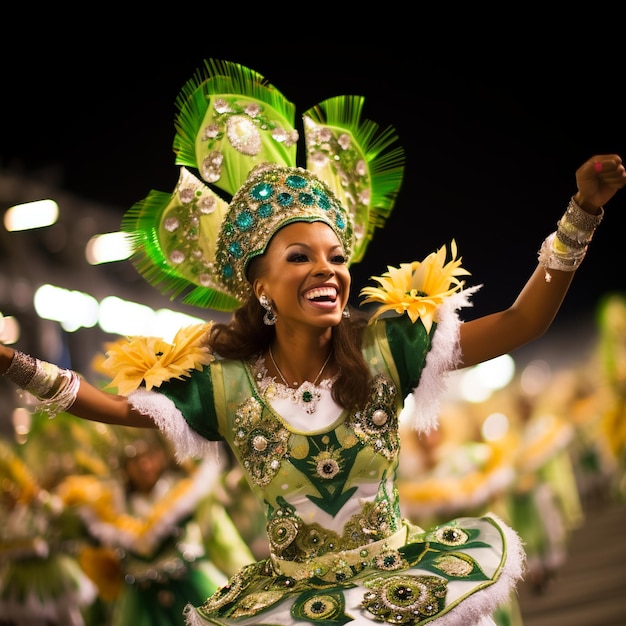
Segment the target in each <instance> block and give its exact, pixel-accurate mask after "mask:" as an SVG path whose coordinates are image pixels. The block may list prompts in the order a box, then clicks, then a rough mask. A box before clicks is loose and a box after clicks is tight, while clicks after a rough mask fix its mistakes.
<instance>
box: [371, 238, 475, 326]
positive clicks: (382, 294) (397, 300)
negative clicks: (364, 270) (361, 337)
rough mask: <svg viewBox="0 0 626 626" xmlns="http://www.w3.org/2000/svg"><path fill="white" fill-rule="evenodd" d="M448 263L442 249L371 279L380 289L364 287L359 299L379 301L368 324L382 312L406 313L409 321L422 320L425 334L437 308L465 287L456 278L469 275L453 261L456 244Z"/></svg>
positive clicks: (459, 260) (453, 245) (459, 263)
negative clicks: (361, 297) (363, 297)
mask: <svg viewBox="0 0 626 626" xmlns="http://www.w3.org/2000/svg"><path fill="white" fill-rule="evenodd" d="M450 253H451V256H452V258H451V260H450V261H449V262H448V263H446V247H445V246H441V248H439V250H437V252H431V253H430V254H429V255H428V256H427V257H426V258H425V259H424V260H423V261H421V262H420V261H413V262H412V263H401V264H400V267H391V266H387V269H388V271H387V272H385V273H384V274H383V275H382V276H372V280H375V281H377V282H378V284H379V285H380V287H364V288H363V289H362V290H361V294H360V295H361V296H367V297H366V298H365V299H364V300H363V302H362V304H367V303H370V302H380V303H381V304H382V306H380V307H379V308H378V309H377V310H376V311H375V312H374V314H373V315H372V318H371V320H370V323H373V322H375V321H376V320H377V319H378V318H379V317H380V316H381V315H382V314H383V313H385V312H386V311H395V312H396V313H398V314H402V313H405V312H406V313H407V314H408V316H409V317H410V318H411V322H413V323H415V322H416V321H417V320H418V319H420V320H421V321H422V324H423V325H424V328H425V329H426V331H427V332H430V329H431V327H432V325H433V322H435V321H436V314H437V309H438V308H439V306H440V305H441V304H442V303H443V301H444V300H445V298H447V297H448V296H451V295H452V294H453V293H455V292H457V291H460V290H461V289H462V288H463V285H464V284H465V283H464V281H461V280H459V279H458V278H457V277H458V276H465V275H469V272H468V271H467V270H465V269H463V268H462V267H461V258H458V259H457V249H456V241H455V240H454V239H453V240H452V243H451V244H450Z"/></svg>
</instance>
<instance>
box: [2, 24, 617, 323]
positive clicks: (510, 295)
mask: <svg viewBox="0 0 626 626" xmlns="http://www.w3.org/2000/svg"><path fill="white" fill-rule="evenodd" d="M112 37H113V39H114V38H115V36H114V35H112ZM207 41H208V42H209V43H206V44H205V45H199V44H198V43H195V44H193V45H189V46H186V47H185V46H181V45H180V42H179V43H178V45H177V46H176V52H172V48H171V47H165V46H163V47H158V46H157V45H156V44H154V45H150V46H148V45H145V46H141V45H139V46H137V45H134V46H130V44H129V52H127V53H126V52H124V46H123V43H124V42H123V41H122V42H121V43H120V42H117V43H116V46H115V48H114V49H111V50H109V51H107V52H106V53H105V52H104V51H103V50H102V49H101V48H99V47H98V46H97V45H96V43H95V42H93V45H92V46H88V45H85V42H81V45H80V46H76V47H75V48H71V49H69V48H68V52H66V53H64V52H61V51H60V49H61V48H59V47H56V48H55V47H53V48H47V47H46V46H43V45H42V46H41V50H40V51H39V53H38V54H37V59H38V60H37V62H36V63H32V62H26V60H23V61H19V60H17V61H16V60H15V59H14V58H13V59H11V58H9V57H6V56H5V57H3V58H2V60H0V70H1V76H2V84H3V97H2V99H1V100H2V102H1V106H2V113H3V114H2V124H3V129H2V141H1V142H0V164H1V166H2V167H3V168H10V169H18V170H19V171H21V172H23V173H27V174H29V175H32V176H33V177H48V178H52V179H53V180H56V181H57V183H58V184H59V186H60V187H62V188H64V189H66V190H69V191H71V192H74V193H76V194H78V195H80V196H83V197H85V198H87V199H91V200H97V201H101V202H103V203H105V204H108V205H111V207H112V210H113V211H119V216H120V218H121V216H122V214H123V212H124V210H126V209H127V208H128V207H129V206H131V205H132V204H133V203H134V202H136V201H138V200H140V199H142V198H143V197H145V195H146V194H147V193H148V191H149V190H150V189H159V190H162V191H169V190H171V189H173V187H174V185H175V183H176V181H177V179H178V168H177V167H176V166H175V165H174V154H173V151H172V148H171V146H172V139H173V136H174V125H173V120H174V116H175V113H176V109H175V107H174V100H175V98H176V96H177V94H178V92H179V90H180V88H181V87H182V85H183V84H184V83H185V82H186V81H187V80H188V79H189V78H191V76H192V75H193V74H194V72H195V70H196V69H197V68H199V67H201V66H202V63H203V59H204V58H208V57H215V58H224V59H227V60H232V61H237V62H240V63H243V64H244V65H248V66H250V67H252V68H254V69H256V70H257V71H259V72H260V73H262V74H264V75H265V77H266V78H267V79H268V80H269V81H270V82H271V83H273V84H274V85H275V86H276V87H277V88H278V89H279V90H280V91H282V93H283V94H284V95H285V96H286V97H287V98H289V99H290V100H291V101H292V102H294V103H295V104H296V105H297V111H298V112H299V113H301V112H302V111H304V110H306V109H307V108H309V107H310V106H312V105H314V104H316V103H317V102H319V101H321V100H323V99H325V98H327V97H330V96H335V95H341V94H359V95H364V96H365V97H366V105H365V110H364V115H365V117H368V118H370V119H373V120H375V121H376V122H378V123H379V124H380V125H381V126H383V127H385V126H387V125H392V126H395V128H396V129H397V131H398V133H399V135H400V138H401V141H402V143H403V145H404V147H405V149H406V153H407V167H406V175H405V182H404V185H403V187H402V190H401V192H400V195H399V197H398V201H397V203H396V206H395V209H394V212H393V214H392V216H391V217H390V219H389V220H388V223H387V227H386V228H385V229H384V230H379V231H378V233H377V235H376V237H375V239H374V241H373V242H372V244H370V247H369V249H368V252H367V255H366V258H365V260H364V261H363V262H362V263H360V264H358V265H355V266H354V267H353V274H354V281H355V288H356V289H355V292H353V295H354V293H356V291H358V289H360V287H362V286H364V285H365V284H366V283H367V277H368V276H370V275H372V274H380V273H381V272H383V271H385V270H386V267H387V265H397V264H399V263H401V262H404V261H410V260H413V259H420V258H422V257H423V256H425V255H426V254H427V253H429V252H431V251H432V250H434V249H435V248H438V247H439V246H441V245H443V244H444V243H448V242H449V241H450V240H451V239H452V238H455V239H456V241H457V244H458V248H459V251H460V254H461V255H462V256H463V264H464V266H465V267H466V268H467V269H468V270H470V271H471V272H472V276H471V277H470V281H471V283H472V284H475V283H481V284H484V287H483V289H481V291H480V292H479V293H478V294H477V295H476V296H475V298H474V307H473V308H472V309H471V310H467V313H466V317H473V316H475V315H479V314H484V313H487V312H490V311H491V310H495V309H497V308H504V307H506V306H508V305H509V304H510V303H511V302H512V300H513V299H514V297H515V296H516V294H517V292H518V291H519V288H520V287H521V285H522V283H523V281H524V280H525V279H526V278H527V277H528V275H529V274H530V272H531V271H532V270H533V268H534V264H535V261H536V252H537V249H538V248H539V245H540V244H541V241H542V240H543V238H544V237H545V236H546V235H547V234H548V233H549V232H551V231H553V230H554V229H555V227H556V221H557V219H558V218H559V217H560V216H561V214H562V212H563V211H564V209H565V206H566V204H567V201H568V199H569V197H570V196H571V195H572V193H574V191H575V179H574V172H575V169H576V167H577V166H578V165H580V164H581V163H582V162H583V161H584V160H586V159H587V158H588V157H590V156H592V155H593V154H595V153H604V152H617V153H620V154H622V155H623V156H626V132H625V129H626V125H625V123H624V114H625V111H624V108H623V106H622V104H621V102H622V100H621V96H620V97H619V98H618V90H620V91H621V88H622V85H623V76H624V74H623V72H622V78H621V79H618V78H617V76H615V73H614V71H613V70H612V69H610V68H607V72H606V76H603V75H602V74H601V73H599V68H598V67H597V66H596V67H595V68H594V74H593V80H590V78H589V74H588V72H587V70H588V68H587V67H586V66H585V65H584V63H592V62H593V56H589V57H588V58H587V60H586V61H582V63H583V66H582V67H581V60H580V59H576V58H574V57H573V56H570V58H568V54H569V53H571V49H569V48H565V47H562V46H556V48H555V49H556V50H557V51H556V52H552V53H550V55H546V54H541V55H539V57H538V58H537V56H536V55H535V56H534V57H533V56H532V55H525V54H520V50H519V49H518V50H516V51H515V53H514V54H513V53H511V54H510V56H507V55H506V54H504V53H503V51H502V50H500V51H497V52H494V50H493V49H490V50H489V49H487V51H485V52H482V53H481V52H477V51H475V50H474V51H472V50H469V49H463V48H462V47H460V49H458V50H457V51H453V50H444V49H442V48H439V49H432V48H426V47H424V51H423V52H420V53H418V52H417V51H416V52H415V53H414V55H413V56H412V61H411V62H407V60H406V59H405V58H404V57H403V56H402V53H400V52H397V53H392V52H387V53H384V54H381V53H380V51H379V50H374V49H372V51H370V52H366V53H364V52H363V51H360V50H358V49H353V48H354V47H350V46H347V47H346V48H345V49H349V50H352V52H349V53H346V52H341V51H340V48H341V46H339V47H337V46H335V47H330V46H326V47H324V48H323V50H322V51H320V50H317V51H316V48H315V46H311V47H310V48H309V49H307V51H306V54H297V53H294V54H288V53H287V47H286V45H283V47H282V50H281V53H280V54H279V53H278V52H277V50H278V48H277V50H276V51H272V50H271V49H268V48H267V47H266V48H263V51H262V52H260V53H256V52H254V53H252V52H250V53H246V54H244V53H243V52H242V48H240V47H239V46H237V45H233V44H230V45H216V44H212V43H210V38H207ZM338 45H339V44H338ZM131 50H132V51H131ZM533 58H534V60H533ZM86 64H88V68H89V69H86V68H87V65H86ZM603 67H604V66H603ZM624 193H626V192H622V195H621V197H618V198H616V199H614V200H613V202H612V204H610V205H609V207H608V209H607V215H606V218H605V222H604V223H603V224H602V225H601V227H600V228H599V230H598V232H597V234H596V238H595V240H594V242H593V244H592V249H591V250H590V253H589V255H588V258H587V259H586V260H585V263H584V264H583V266H582V268H581V269H580V270H579V272H578V275H577V276H576V279H575V282H574V285H573V286H572V288H571V290H570V293H569V294H568V296H567V298H566V301H565V304H564V307H563V310H562V312H561V316H562V317H563V318H564V319H565V318H568V317H571V316H576V315H579V314H581V313H586V312H589V311H592V310H593V308H594V306H595V304H596V302H597V301H598V299H599V298H600V297H601V295H602V294H603V293H605V292H606V291H608V290H612V289H615V288H621V289H624V287H625V281H624V280H623V277H622V276H621V275H619V276H617V277H616V276H615V273H614V272H613V271H612V269H611V263H612V262H615V259H616V255H617V254H618V253H617V252H616V250H620V249H622V248H623V241H624V233H623V227H620V226H619V224H621V223H622V220H623V218H622V217H620V215H619V214H620V212H623V211H624V208H625V206H626V195H623V194H624Z"/></svg>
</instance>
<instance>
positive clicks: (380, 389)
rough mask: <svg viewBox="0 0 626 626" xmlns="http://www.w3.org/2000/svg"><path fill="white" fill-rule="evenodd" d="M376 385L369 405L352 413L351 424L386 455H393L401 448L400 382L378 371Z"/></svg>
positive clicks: (360, 437)
mask: <svg viewBox="0 0 626 626" xmlns="http://www.w3.org/2000/svg"><path fill="white" fill-rule="evenodd" d="M372 387H373V390H372V393H371V396H370V400H369V402H368V403H367V405H366V406H365V409H364V410H363V411H358V412H357V413H355V414H354V415H352V416H351V417H350V420H349V422H348V427H349V428H352V429H353V430H354V432H355V434H356V436H357V437H358V438H359V440H360V441H362V442H363V443H365V444H367V445H369V446H371V447H372V448H374V449H375V450H376V451H377V452H379V453H380V454H382V455H383V456H384V457H385V458H386V459H393V458H394V457H396V456H397V454H398V451H399V449H400V437H399V435H398V418H397V415H396V401H397V393H396V386H395V385H394V384H393V383H392V382H391V381H390V380H389V379H388V378H387V377H386V376H384V375H383V374H378V375H377V376H376V377H375V378H374V382H373V385H372Z"/></svg>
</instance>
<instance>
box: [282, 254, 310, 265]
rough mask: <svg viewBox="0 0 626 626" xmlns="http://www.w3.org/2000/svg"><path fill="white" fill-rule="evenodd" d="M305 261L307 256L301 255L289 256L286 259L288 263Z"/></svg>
mask: <svg viewBox="0 0 626 626" xmlns="http://www.w3.org/2000/svg"><path fill="white" fill-rule="evenodd" d="M307 260H308V257H307V255H306V254H301V253H297V254H291V255H289V256H288V257H287V261H289V263H304V262H305V261H307Z"/></svg>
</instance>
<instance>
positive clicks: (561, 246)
mask: <svg viewBox="0 0 626 626" xmlns="http://www.w3.org/2000/svg"><path fill="white" fill-rule="evenodd" d="M603 217H604V209H603V208H602V207H600V212H599V213H598V215H591V214H590V213H587V212H586V211H584V210H583V209H582V208H581V207H580V206H579V205H578V203H577V202H576V201H575V200H574V197H573V196H572V198H571V199H570V201H569V204H568V205H567V209H566V211H565V213H564V214H563V217H562V218H561V219H560V220H559V221H558V222H557V230H556V231H555V232H553V233H551V234H550V235H548V236H547V237H546V238H545V239H544V241H543V244H542V245H541V248H540V249H539V254H538V258H539V264H540V265H542V266H543V267H544V268H545V278H546V282H550V281H551V280H552V275H551V274H550V272H549V271H548V270H551V269H553V270H560V271H562V272H573V271H575V270H576V269H578V268H579V267H580V264H581V263H582V262H583V259H584V258H585V255H586V254H587V248H588V246H589V243H590V242H591V239H592V238H593V234H594V233H595V230H596V228H597V227H598V224H600V222H601V221H602V218H603Z"/></svg>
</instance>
